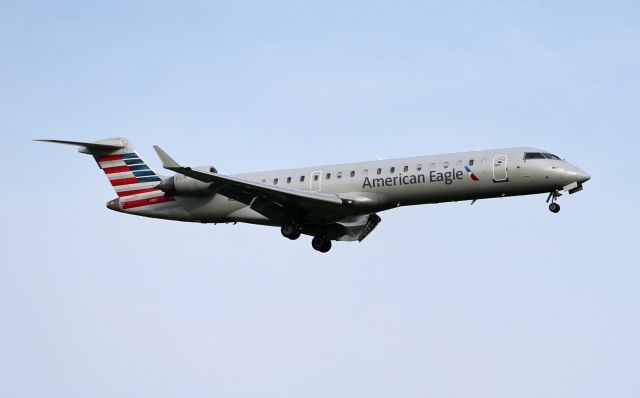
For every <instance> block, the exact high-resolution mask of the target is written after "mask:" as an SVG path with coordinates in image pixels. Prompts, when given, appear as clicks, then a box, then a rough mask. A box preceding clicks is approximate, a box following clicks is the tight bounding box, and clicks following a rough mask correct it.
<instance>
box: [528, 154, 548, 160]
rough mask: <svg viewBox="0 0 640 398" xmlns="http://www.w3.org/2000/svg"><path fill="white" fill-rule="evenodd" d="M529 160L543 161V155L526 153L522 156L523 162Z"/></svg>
mask: <svg viewBox="0 0 640 398" xmlns="http://www.w3.org/2000/svg"><path fill="white" fill-rule="evenodd" d="M530 159H545V157H544V155H543V154H541V153H540V152H527V153H525V154H524V160H530Z"/></svg>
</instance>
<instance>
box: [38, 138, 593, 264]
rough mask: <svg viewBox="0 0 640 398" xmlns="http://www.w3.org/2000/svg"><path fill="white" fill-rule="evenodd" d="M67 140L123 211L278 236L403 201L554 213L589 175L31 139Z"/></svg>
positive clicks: (348, 230)
mask: <svg viewBox="0 0 640 398" xmlns="http://www.w3.org/2000/svg"><path fill="white" fill-rule="evenodd" d="M36 141H42V142H49V143H56V144H67V145H75V146H78V147H80V148H79V149H78V151H79V152H81V153H84V154H88V155H92V156H93V157H94V159H95V161H96V163H97V164H98V166H99V167H100V169H102V171H103V172H104V173H105V174H106V176H107V178H108V179H109V182H110V184H111V186H112V187H113V188H114V190H115V191H116V194H117V196H118V198H116V199H113V200H111V201H109V202H108V203H107V208H109V209H110V210H114V211H117V212H121V213H126V214H133V215H137V216H143V217H151V218H158V219H165V220H176V221H185V222H197V223H215V224H217V223H250V224H258V225H265V226H272V227H279V228H280V231H281V233H282V235H283V236H284V237H285V238H288V239H291V240H296V239H298V238H299V237H300V236H301V235H303V234H304V235H309V236H311V237H313V239H312V241H311V245H312V247H313V248H314V249H315V250H316V251H318V252H321V253H327V252H329V250H331V246H332V241H358V242H362V241H363V240H364V239H365V238H366V237H367V236H369V234H370V233H371V232H372V231H373V230H374V229H375V228H376V227H377V226H378V224H379V223H380V222H381V218H380V216H379V215H378V214H377V213H379V212H382V211H385V210H390V209H394V208H396V207H401V206H412V205H423V204H435V203H443V202H458V201H471V204H474V203H475V202H476V201H477V200H480V199H489V198H504V197H510V196H521V195H534V194H543V193H546V194H548V197H547V203H549V210H550V211H551V212H553V213H558V212H559V211H560V205H559V204H558V203H557V201H558V198H559V197H560V196H562V193H563V192H568V193H569V194H574V193H577V192H580V191H582V190H583V184H584V183H585V182H587V181H588V180H590V179H591V176H590V175H589V174H588V173H587V172H585V171H583V170H581V169H579V168H578V167H576V166H573V165H571V164H570V163H568V162H566V161H565V160H563V159H561V158H560V157H558V156H556V155H553V154H551V153H549V152H547V151H545V150H542V149H537V148H527V147H523V148H505V149H493V150H478V151H473V152H462V153H452V154H444V155H433V156H421V157H411V158H403V159H390V160H376V161H367V162H360V163H349V164H338V165H328V166H318V167H306V168H299V169H288V170H274V171H261V172H255V173H246V174H236V175H227V174H220V173H219V172H218V170H217V169H216V168H215V167H212V166H204V167H186V166H181V165H180V164H179V163H178V162H176V161H175V160H174V159H173V158H171V157H170V156H169V155H168V154H167V153H166V152H165V151H164V150H162V149H161V148H160V147H158V146H154V149H155V151H156V153H157V155H158V157H159V158H160V160H161V161H162V166H163V167H164V168H165V169H167V170H170V171H173V172H175V174H174V175H173V176H170V177H163V176H161V175H160V174H157V173H156V172H155V171H153V170H152V169H151V168H150V167H149V166H147V164H146V163H145V162H144V161H143V160H142V158H141V157H140V156H139V155H138V153H137V152H136V150H135V148H134V147H133V145H132V144H131V143H130V142H129V140H128V139H126V138H123V137H118V138H109V139H103V140H99V141H96V142H78V141H64V140H49V139H47V140H36Z"/></svg>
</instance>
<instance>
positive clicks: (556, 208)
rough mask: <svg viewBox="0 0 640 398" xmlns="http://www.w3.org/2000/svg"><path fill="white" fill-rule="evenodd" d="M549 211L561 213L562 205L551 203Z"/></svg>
mask: <svg viewBox="0 0 640 398" xmlns="http://www.w3.org/2000/svg"><path fill="white" fill-rule="evenodd" d="M549 211H551V212H552V213H559V212H560V205H559V204H557V203H555V202H554V203H551V204H550V205H549Z"/></svg>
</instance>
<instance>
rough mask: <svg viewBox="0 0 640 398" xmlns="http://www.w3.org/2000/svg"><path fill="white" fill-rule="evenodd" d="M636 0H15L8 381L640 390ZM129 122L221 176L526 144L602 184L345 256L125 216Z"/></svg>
mask: <svg viewBox="0 0 640 398" xmlns="http://www.w3.org/2000/svg"><path fill="white" fill-rule="evenodd" d="M639 21H640V6H639V5H638V3H637V2H631V1H629V2H624V1H609V2H583V1H580V2H578V1H566V2H561V3H559V2H551V1H541V2H529V3H525V2H483V3H482V4H480V3H479V2H462V1H455V2H452V1H447V2H440V3H436V2H430V3H428V4H425V3H424V2H403V3H401V4H400V3H398V2H375V4H372V2H370V1H367V2H364V1H363V2H349V3H348V4H347V3H345V2H344V1H335V2H334V1H323V2H319V3H316V4H306V3H303V2H293V1H291V2H259V3H253V2H244V1H243V2H219V3H216V2H208V1H192V2H180V4H178V3H175V2H161V1H146V2H145V1H122V2H120V1H113V2H109V3H108V4H106V3H105V4H95V3H94V2H84V1H63V2H55V4H54V3H52V2H31V1H20V2H8V1H5V2H2V3H0V54H1V55H0V88H2V91H1V92H2V95H0V132H1V134H2V138H3V148H4V156H3V157H2V160H0V164H1V165H2V167H3V170H4V175H3V180H4V183H3V184H2V185H1V188H0V190H1V192H2V195H1V196H0V198H1V199H0V200H1V203H2V205H3V208H4V209H5V212H4V214H2V226H3V228H2V232H0V234H2V239H0V249H1V251H2V263H1V265H0V396H3V397H43V396H46V397H65V398H68V397H87V396H91V397H139V396H154V397H177V396H180V397H184V396H190V397H210V396H216V397H256V396H261V397H278V398H282V397H307V398H311V397H354V396H362V397H390V396H399V397H424V396H430V397H469V396H474V397H492V398H495V397H505V398H507V397H508V398H512V397H514V396H517V397H535V398H539V397H542V396H544V397H547V398H550V397H562V398H566V397H580V398H585V397H617V398H623V397H637V396H638V394H639V393H640V370H639V369H640V363H639V362H640V360H639V358H640V342H639V341H638V336H640V314H639V309H638V303H639V302H640V289H639V288H638V285H639V283H640V270H639V269H638V259H637V235H638V234H637V230H638V226H639V224H640V223H639V221H640V217H639V216H638V213H639V211H638V205H637V203H636V202H637V198H638V197H639V196H640V191H639V189H638V184H637V183H636V182H635V178H636V177H635V172H636V170H635V168H636V167H635V165H634V160H635V158H636V157H637V152H638V147H639V144H640V142H639V141H640V140H639V139H638V130H639V128H640V120H639V116H638V115H639V113H638V103H639V102H640V101H639V100H640V98H639V97H640V77H639V74H638V71H639V70H640V23H639ZM110 136H127V137H129V138H130V139H131V140H132V142H133V143H134V144H136V146H137V148H138V150H139V151H140V153H141V154H142V155H143V156H145V157H146V160H147V161H148V162H149V163H150V165H151V166H152V167H154V168H156V169H160V167H159V162H158V161H157V159H156V158H155V156H153V151H152V150H151V146H152V145H154V144H159V145H162V146H163V147H164V148H165V149H167V150H168V151H169V152H170V153H171V154H172V155H174V156H175V157H176V158H177V159H178V160H180V161H182V162H184V163H188V164H191V165H201V164H213V165H215V166H216V167H217V168H218V169H219V170H220V171H221V172H223V173H235V172H243V171H253V170H260V169H275V168H288V167H298V166H307V165H314V164H326V163H338V162H348V161H360V160H370V159H375V158H376V157H377V156H384V157H385V158H391V157H402V156H412V155H421V154H433V153H441V152H451V151H465V150H471V149H475V148H477V147H481V148H492V147H503V146H514V145H532V146H539V147H543V148H546V149H547V150H549V151H551V152H554V153H557V154H558V155H560V156H562V157H565V158H567V159H568V160H569V161H570V162H572V163H574V164H576V165H578V166H579V167H582V168H584V169H585V170H587V171H589V172H590V173H591V174H592V175H593V180H592V181H590V182H589V183H588V184H587V185H586V190H585V191H584V192H582V193H580V194H578V195H572V196H571V197H563V198H562V199H561V204H562V206H563V210H562V212H561V213H560V214H559V215H557V216H556V215H552V214H551V213H549V211H548V210H547V208H546V205H545V203H544V201H545V199H546V198H545V197H544V196H534V197H526V198H512V199H503V200H491V201H482V202H479V203H478V204H477V205H476V206H473V207H471V206H469V204H468V203H458V204H445V205H437V206H422V207H414V208H403V209H399V210H394V211H392V212H387V213H382V214H381V216H382V218H383V223H382V224H381V225H380V227H379V228H378V229H377V230H376V231H375V232H374V233H373V234H372V235H371V236H370V237H369V238H368V239H367V240H366V241H365V242H364V243H362V244H337V245H335V247H334V250H333V251H332V252H331V253H330V254H329V255H319V254H317V253H316V252H314V251H313V250H312V249H311V247H310V245H309V242H308V239H301V240H300V241H297V242H290V241H287V240H285V239H283V238H282V237H281V236H280V233H279V231H278V230H276V229H269V228H264V227H257V226H248V225H238V226H206V225H195V224H194V225H190V224H181V223H172V222H165V221H156V220H149V219H143V218H137V217H132V216H126V215H122V214H117V213H113V212H110V211H108V210H107V209H106V208H105V203H106V202H107V201H108V200H110V199H112V198H113V197H114V194H113V192H112V190H111V188H110V187H109V185H108V184H107V182H106V180H105V178H104V176H103V175H102V174H101V172H100V170H98V169H97V167H96V166H95V163H94V162H93V160H92V159H91V158H89V157H86V156H83V155H80V154H78V153H77V152H75V150H74V149H72V148H66V147H53V146H47V145H44V144H39V143H33V142H31V141H30V140H31V139H34V138H66V139H77V140H97V139H100V138H105V137H110Z"/></svg>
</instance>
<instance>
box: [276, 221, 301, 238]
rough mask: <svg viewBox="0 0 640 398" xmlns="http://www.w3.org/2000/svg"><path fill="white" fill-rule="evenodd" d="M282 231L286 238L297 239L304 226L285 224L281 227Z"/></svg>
mask: <svg viewBox="0 0 640 398" xmlns="http://www.w3.org/2000/svg"><path fill="white" fill-rule="evenodd" d="M280 232H281V233H282V236H284V237H285V238H288V239H291V240H296V239H298V238H299V237H300V235H302V227H301V226H300V225H297V224H285V225H283V226H282V228H281V229H280Z"/></svg>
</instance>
